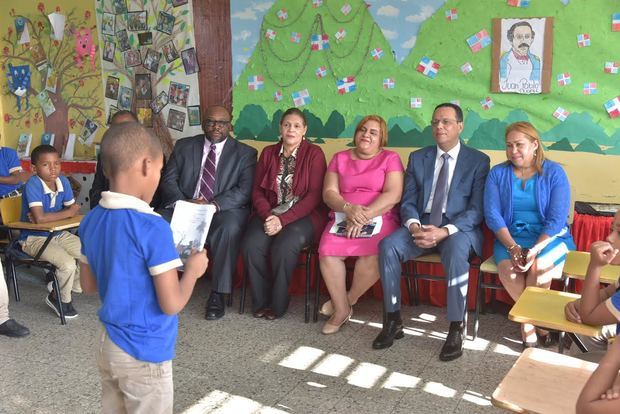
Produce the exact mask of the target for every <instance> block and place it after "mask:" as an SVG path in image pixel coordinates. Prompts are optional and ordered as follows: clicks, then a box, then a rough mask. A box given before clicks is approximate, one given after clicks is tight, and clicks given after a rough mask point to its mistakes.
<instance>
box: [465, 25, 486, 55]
mask: <svg viewBox="0 0 620 414" xmlns="http://www.w3.org/2000/svg"><path fill="white" fill-rule="evenodd" d="M467 44H468V45H469V48H470V49H471V51H472V52H473V53H477V52H479V51H480V50H482V49H483V48H485V47H487V46H489V45H490V44H491V37H490V36H489V33H488V32H487V31H486V29H482V30H480V31H479V32H478V33H476V34H475V35H472V36H470V37H469V38H467Z"/></svg>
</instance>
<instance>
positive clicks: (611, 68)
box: [605, 62, 618, 75]
mask: <svg viewBox="0 0 620 414" xmlns="http://www.w3.org/2000/svg"><path fill="white" fill-rule="evenodd" d="M605 73H611V74H612V75H617V74H618V62H605Z"/></svg>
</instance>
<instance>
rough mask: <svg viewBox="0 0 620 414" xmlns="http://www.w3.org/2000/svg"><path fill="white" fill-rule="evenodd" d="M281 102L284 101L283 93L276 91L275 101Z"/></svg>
mask: <svg viewBox="0 0 620 414" xmlns="http://www.w3.org/2000/svg"><path fill="white" fill-rule="evenodd" d="M281 100H282V91H276V93H274V94H273V101H274V102H280V101H281Z"/></svg>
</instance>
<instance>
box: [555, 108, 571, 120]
mask: <svg viewBox="0 0 620 414" xmlns="http://www.w3.org/2000/svg"><path fill="white" fill-rule="evenodd" d="M568 115H570V112H568V111H567V110H566V109H564V108H562V107H561V106H558V107H557V109H556V110H555V111H554V112H553V116H554V117H555V118H557V119H559V120H560V121H562V122H564V121H566V118H568Z"/></svg>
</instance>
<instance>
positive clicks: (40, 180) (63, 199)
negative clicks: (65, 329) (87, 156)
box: [20, 145, 82, 319]
mask: <svg viewBox="0 0 620 414" xmlns="http://www.w3.org/2000/svg"><path fill="white" fill-rule="evenodd" d="M30 160H31V162H32V171H33V172H34V173H35V174H36V175H33V176H32V177H30V179H29V180H28V182H27V183H26V186H25V187H24V192H23V194H22V216H21V221H32V222H33V223H48V222H50V221H57V220H63V219H66V218H70V217H73V216H75V215H76V214H77V213H78V212H79V211H80V206H79V205H77V204H76V202H75V200H74V198H73V190H71V185H70V184H69V180H67V177H65V176H63V175H60V155H59V154H58V151H57V150H56V148H54V147H52V146H51V145H39V146H38V147H36V148H35V149H34V150H32V153H31V154H30ZM46 239H47V232H40V231H30V230H28V231H26V230H23V231H22V232H21V234H20V243H21V246H22V250H23V251H24V252H25V253H27V254H29V255H30V256H35V255H36V254H37V253H38V252H39V250H40V249H41V247H42V246H43V244H44V243H45V240H46ZM79 258H80V239H79V238H78V236H76V235H75V234H71V233H69V232H68V231H59V232H57V233H56V234H54V238H53V239H52V241H51V242H50V243H49V244H48V245H47V247H46V248H45V249H44V250H43V253H42V254H41V259H42V260H45V261H47V262H50V263H51V264H53V265H54V267H55V268H56V277H57V278H58V284H59V285H60V301H61V302H62V308H63V311H64V314H65V318H67V319H72V318H75V317H77V316H78V313H77V311H76V310H75V308H74V307H73V304H72V302H71V292H72V291H74V292H77V293H79V292H81V291H82V289H81V287H80V274H79V268H78V266H77V260H78V259H79ZM58 294H59V292H56V291H54V290H53V289H52V290H51V292H50V293H49V295H47V296H46V298H45V303H46V304H47V306H49V307H50V308H51V309H52V310H53V311H54V312H55V313H56V315H58V316H60V309H58V304H57V301H56V295H58Z"/></svg>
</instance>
